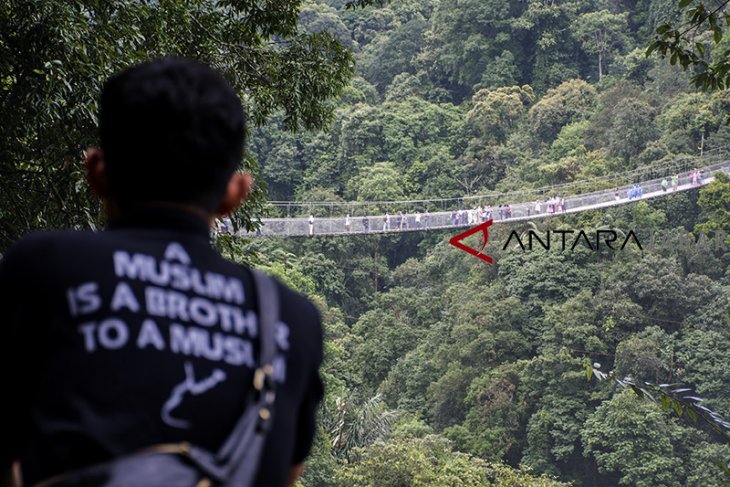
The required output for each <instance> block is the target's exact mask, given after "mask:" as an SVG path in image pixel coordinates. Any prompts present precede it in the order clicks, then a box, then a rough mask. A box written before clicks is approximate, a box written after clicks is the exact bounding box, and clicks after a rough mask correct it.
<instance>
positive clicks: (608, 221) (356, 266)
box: [0, 0, 730, 487]
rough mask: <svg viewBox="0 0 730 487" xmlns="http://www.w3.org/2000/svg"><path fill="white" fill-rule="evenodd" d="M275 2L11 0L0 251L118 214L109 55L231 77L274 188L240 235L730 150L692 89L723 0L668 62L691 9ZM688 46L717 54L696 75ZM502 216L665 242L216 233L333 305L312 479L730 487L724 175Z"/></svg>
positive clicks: (263, 181)
mask: <svg viewBox="0 0 730 487" xmlns="http://www.w3.org/2000/svg"><path fill="white" fill-rule="evenodd" d="M276 3H277V2H262V5H263V4H266V5H265V6H264V7H260V10H256V9H258V8H259V7H258V6H257V7H254V6H252V5H254V4H256V5H258V2H251V1H244V2H232V1H220V2H216V1H212V0H200V1H197V2H190V3H188V2H182V1H166V2H162V1H161V2H154V1H142V2H133V1H131V0H120V1H118V2H109V3H108V5H107V4H105V3H104V2H94V1H78V2H63V1H60V0H43V1H40V2H33V1H30V0H28V1H20V0H18V1H12V2H11V1H5V2H0V33H1V34H0V36H1V37H0V109H1V110H2V111H1V112H0V115H2V120H3V124H2V125H1V126H0V164H2V166H1V169H2V172H1V174H0V175H1V176H2V178H0V183H1V184H2V191H0V251H4V250H5V249H6V248H7V246H8V245H9V244H10V242H12V241H13V240H15V239H17V238H18V237H19V236H20V235H22V234H24V233H26V232H28V231H30V230H32V229H35V228H48V227H75V228H89V227H90V228H96V227H98V226H100V225H103V218H102V216H101V209H100V207H99V205H98V203H95V202H94V201H93V198H92V196H91V194H90V193H89V191H88V190H87V189H85V187H84V185H83V183H82V180H83V174H82V171H81V166H80V163H79V162H78V161H80V160H81V153H82V151H83V148H84V147H86V146H87V145H90V144H93V143H94V141H95V137H96V135H95V132H94V129H93V127H94V125H95V121H96V120H95V111H96V108H97V107H96V104H95V101H93V100H94V99H95V98H94V96H93V95H94V94H97V93H98V91H99V87H100V83H101V81H102V80H103V79H104V77H105V76H107V75H108V74H109V73H111V72H114V71H116V70H117V69H119V68H120V67H122V66H125V65H128V64H131V63H134V62H136V61H139V60H140V59H144V58H147V57H150V56H156V55H162V54H169V53H176V54H184V55H190V56H193V57H196V58H199V59H202V60H205V61H206V62H208V63H210V64H211V65H213V66H214V67H215V68H216V69H218V70H219V71H220V72H222V73H223V74H224V75H226V76H227V77H228V78H229V79H230V80H231V81H232V82H233V84H234V85H235V86H236V87H237V88H238V89H239V90H240V92H241V93H242V94H243V98H244V102H245V103H246V104H247V108H248V109H249V113H250V117H251V122H252V127H253V128H252V129H251V133H250V143H249V148H248V155H247V158H246V160H245V163H244V167H245V168H246V169H247V170H250V171H252V172H254V173H255V174H256V176H257V180H258V181H259V184H258V185H257V190H256V193H255V194H254V195H253V197H252V201H251V203H250V204H249V205H247V206H246V207H245V208H244V209H243V210H242V211H241V212H240V214H238V215H237V216H236V219H235V221H236V224H237V225H239V226H241V227H243V228H247V229H254V228H256V225H257V219H259V218H261V217H265V216H268V215H271V214H274V213H275V211H274V209H272V208H271V207H269V206H268V205H267V203H266V202H267V201H269V200H285V201H297V202H304V203H306V202H321V201H328V202H332V201H333V202H338V201H359V202H368V201H374V200H379V201H383V200H387V201H391V200H404V199H408V200H427V199H435V198H461V197H463V196H466V195H479V194H483V193H487V192H489V193H504V192H509V191H519V190H527V189H534V188H545V187H551V186H554V185H561V184H566V183H574V182H580V181H584V180H585V181H589V180H591V179H594V178H601V177H606V176H611V175H616V174H636V175H641V174H655V173H656V171H657V168H666V167H668V166H669V165H671V164H672V163H674V161H687V160H690V161H697V164H701V161H702V156H703V155H704V154H707V153H713V151H714V153H716V154H720V155H721V154H722V153H723V151H725V153H727V151H729V150H730V147H729V146H730V118H729V117H730V92H728V91H727V90H726V89H724V85H722V83H720V84H719V85H718V84H717V83H715V84H714V85H713V84H712V83H711V82H710V83H709V89H706V90H702V89H698V88H697V86H696V85H697V84H698V81H699V82H701V83H704V82H705V81H706V80H707V79H708V78H707V76H708V73H710V74H712V73H713V71H711V70H710V69H709V67H710V66H712V67H714V66H720V67H722V66H723V63H724V62H725V61H726V60H727V59H728V58H730V36H728V37H723V36H722V34H723V32H724V27H725V22H726V21H727V18H726V17H724V16H723V15H721V14H724V12H725V11H724V7H725V4H727V2H704V4H707V8H708V11H710V10H711V9H713V8H719V10H717V13H718V15H717V16H716V17H715V20H716V22H717V25H714V26H710V28H708V29H696V30H694V31H692V32H691V35H692V38H691V39H690V42H689V43H688V44H687V45H688V46H689V47H686V49H687V50H685V51H682V52H681V53H680V54H681V55H679V56H676V57H673V56H671V53H672V51H671V50H670V51H669V55H668V56H667V58H666V59H663V58H662V57H661V56H659V55H658V53H660V52H661V51H662V49H661V46H659V48H658V49H656V50H655V52H654V53H652V54H651V55H647V48H648V47H649V46H650V45H652V43H653V42H655V41H656V40H657V38H658V37H657V35H658V33H661V32H670V26H681V25H683V24H684V22H685V20H686V13H685V10H686V9H687V8H694V9H696V8H697V5H698V3H697V2H687V1H684V0H682V1H677V0H512V1H510V0H393V1H392V2H379V1H368V0H358V1H353V2H346V1H345V0H307V1H294V0H286V1H283V2H279V3H280V4H281V5H273V6H272V5H269V4H276ZM690 3H691V5H690ZM704 4H702V5H704ZM191 5H192V6H191ZM283 5H286V7H287V8H284V7H283ZM251 11H256V12H257V15H258V16H257V17H256V21H255V22H254V23H249V22H247V21H242V20H241V19H248V18H250V17H248V16H250V12H251ZM694 11H695V12H696V10H694ZM713 12H715V11H713ZM713 15H714V13H713ZM88 19H94V20H95V22H89V21H88ZM718 31H719V36H718V34H717V33H718ZM687 35H689V34H687ZM659 38H660V39H661V37H659ZM90 39H91V40H93V41H90ZM242 46H243V47H242ZM697 46H699V47H697ZM665 47H666V46H665ZM689 50H692V52H700V51H701V53H702V56H703V58H702V59H704V60H705V61H706V62H705V61H703V62H705V64H704V65H703V67H702V69H704V70H702V69H700V70H695V71H693V70H692V67H691V66H690V69H689V70H685V69H683V68H684V67H686V66H687V64H692V63H691V62H690V61H691V59H690V58H691V56H690V54H691V53H692V52H690V51H689ZM664 52H666V51H664ZM688 52H690V54H687V53H688ZM687 56H689V58H688V57H687ZM688 59H690V61H688ZM692 59H693V58H692ZM708 63H709V64H708ZM697 76H700V77H699V78H698V77H697ZM704 87H705V88H707V87H708V86H707V84H706V85H705V86H704ZM31 121H32V123H31ZM662 170H665V169H662ZM672 175H673V174H672V173H666V174H660V176H667V177H670V176H672ZM637 177H638V176H637ZM303 211H307V213H308V210H307V207H306V206H303ZM495 227H496V228H494V229H493V232H494V235H493V236H491V235H490V239H491V238H494V239H495V240H496V241H505V240H506V238H507V235H509V234H510V232H512V231H517V232H518V233H522V232H527V231H531V232H535V233H536V234H539V235H548V232H551V233H552V232H553V231H554V230H560V229H571V230H574V231H576V232H577V231H580V230H584V231H586V232H593V233H595V231H596V230H597V229H611V230H614V231H615V232H617V233H621V234H623V235H625V234H626V233H628V232H629V231H632V232H634V233H635V234H636V235H637V236H638V238H639V240H641V241H642V242H644V241H646V240H648V239H650V238H651V236H652V235H655V234H657V233H658V232H663V234H664V235H666V236H667V238H668V239H669V244H667V245H660V246H652V247H649V246H644V248H642V249H638V248H636V247H635V246H627V248H626V249H624V250H622V251H610V250H605V249H604V250H603V251H598V252H596V251H591V250H590V249H586V248H584V247H582V246H578V247H577V248H575V249H571V250H564V251H555V250H554V248H553V249H552V250H550V251H547V250H544V249H543V250H541V249H539V248H535V249H533V250H532V251H525V250H523V249H521V248H518V247H515V246H512V245H510V246H505V248H501V246H500V247H497V248H491V249H490V255H493V256H494V258H495V262H494V264H491V265H489V264H485V263H484V262H483V261H481V260H478V259H475V258H473V257H472V256H469V255H468V254H466V253H464V252H462V251H459V250H458V249H455V248H454V247H452V246H450V245H449V243H448V241H449V239H450V238H451V237H452V236H453V235H454V234H455V233H456V232H455V231H449V230H441V231H428V232H426V231H424V232H408V233H403V234H394V235H392V234H391V235H358V236H344V237H317V236H315V237H312V238H290V239H283V238H282V239H275V238H271V239H251V240H243V239H240V238H237V237H235V236H222V237H220V238H219V239H218V241H217V242H216V245H217V246H218V247H219V248H220V249H221V250H222V251H223V252H224V254H226V255H227V256H228V257H229V258H232V259H234V260H237V261H240V262H245V263H248V264H252V265H255V266H257V267H259V268H262V269H265V270H267V271H269V272H271V273H272V274H274V275H275V276H277V277H278V278H279V279H280V280H281V281H282V282H284V283H286V284H288V285H290V286H292V287H293V288H295V289H297V290H298V291H300V292H301V293H303V294H305V295H307V296H309V297H310V298H311V299H312V300H314V301H315V302H316V304H317V305H318V307H319V309H320V312H321V314H322V317H323V322H324V327H325V362H324V365H323V369H322V375H323V378H324V382H325V390H326V394H325V399H324V401H323V404H322V406H321V410H320V413H319V423H318V432H317V437H316V441H315V445H314V448H313V451H312V454H311V456H310V458H309V460H308V463H307V465H306V469H305V472H304V475H303V477H302V478H301V479H300V480H299V484H298V485H299V486H300V487H315V486H316V487H330V486H332V487H335V486H342V487H345V486H355V487H360V486H363V487H364V486H373V487H375V486H377V487H389V486H392V487H403V486H489V485H495V486H501V487H507V486H525V487H528V486H529V487H533V486H534V487H538V486H541V487H553V486H567V485H574V486H591V487H608V486H615V485H625V486H637V487H650V486H651V487H653V486H677V487H679V486H692V487H705V486H720V485H725V484H726V483H727V482H728V481H730V463H729V462H730V435H729V434H728V430H727V429H724V428H723V427H722V426H721V425H720V426H718V424H719V423H718V421H719V420H717V418H726V419H727V418H730V251H728V246H730V238H726V237H718V235H719V233H718V232H720V233H721V232H725V234H727V233H728V232H729V231H730V178H728V177H723V176H722V175H720V176H718V177H717V178H716V180H715V181H714V182H712V183H710V184H709V185H707V186H704V187H702V188H697V189H693V190H691V191H687V192H678V193H676V194H670V195H667V196H664V197H661V198H657V199H654V200H647V201H641V200H640V201H637V202H634V203H632V204H629V205H622V206H617V207H615V208H610V209H606V210H595V211H589V212H584V213H579V214H574V215H565V216H558V217H554V218H549V219H541V220H539V221H534V222H523V223H517V222H515V223H506V224H503V225H496V226H495ZM552 235H553V237H547V238H557V237H555V234H554V233H552ZM683 389H684V390H685V393H684V394H683V393H681V392H680V393H675V392H672V391H676V390H679V391H682V390H683ZM690 395H691V396H690ZM686 397H693V398H696V399H692V400H688V399H686ZM698 399H701V401H700V400H698ZM703 408H704V409H703ZM708 411H710V412H711V413H713V414H714V416H711V415H710V413H708ZM708 418H709V420H708ZM712 418H715V419H712Z"/></svg>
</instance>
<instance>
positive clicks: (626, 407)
mask: <svg viewBox="0 0 730 487" xmlns="http://www.w3.org/2000/svg"><path fill="white" fill-rule="evenodd" d="M677 435H678V427H677V426H676V425H674V424H673V423H671V422H669V421H668V420H667V419H666V417H665V416H664V414H663V413H662V411H661V410H660V409H659V408H658V407H657V406H656V405H654V404H653V403H650V402H646V401H643V400H642V399H641V398H639V397H637V396H636V395H635V394H634V393H633V392H631V391H623V392H620V393H618V394H617V395H615V396H614V397H613V398H612V399H611V400H610V401H607V402H605V403H603V404H601V405H600V406H598V408H596V410H595V412H594V413H593V414H592V415H591V416H590V417H589V418H588V419H587V420H586V424H585V428H584V429H583V431H582V432H581V437H582V439H583V445H584V447H585V450H584V453H585V454H586V455H592V456H593V457H595V459H596V463H597V464H598V469H599V471H600V472H603V473H609V472H615V473H617V474H618V476H619V481H618V483H619V485H631V486H637V487H649V486H655V485H666V486H677V487H679V486H680V485H682V482H681V480H680V478H681V476H682V475H683V466H682V461H681V460H680V459H679V458H678V457H677V456H676V455H675V454H674V448H673V446H672V439H673V438H675V437H676V436H677Z"/></svg>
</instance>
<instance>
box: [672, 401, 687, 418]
mask: <svg viewBox="0 0 730 487" xmlns="http://www.w3.org/2000/svg"><path fill="white" fill-rule="evenodd" d="M672 406H674V412H675V413H677V416H681V415H682V413H683V412H684V411H683V409H682V404H681V403H680V402H679V401H677V400H675V399H672Z"/></svg>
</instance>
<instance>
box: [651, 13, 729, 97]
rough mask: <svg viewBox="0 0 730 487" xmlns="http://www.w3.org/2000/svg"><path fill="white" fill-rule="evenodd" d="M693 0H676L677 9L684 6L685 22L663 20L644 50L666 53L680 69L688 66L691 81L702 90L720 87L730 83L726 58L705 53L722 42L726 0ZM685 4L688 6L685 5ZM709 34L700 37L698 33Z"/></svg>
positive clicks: (725, 22) (727, 16)
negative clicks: (709, 1) (717, 0)
mask: <svg viewBox="0 0 730 487" xmlns="http://www.w3.org/2000/svg"><path fill="white" fill-rule="evenodd" d="M691 3H693V2H692V0H679V2H678V3H677V5H678V6H679V8H680V9H686V11H685V18H686V19H687V21H686V23H684V24H682V25H680V26H675V25H674V23H664V24H661V25H659V26H658V27H657V28H656V34H657V35H656V39H655V40H654V42H653V43H651V44H650V45H649V47H648V49H647V50H646V55H647V56H649V55H651V53H652V52H655V51H656V52H657V53H659V54H660V55H661V57H662V58H666V57H667V56H668V57H669V62H670V63H671V64H672V65H674V64H677V63H679V65H680V66H682V68H683V69H685V70H686V69H688V68H690V67H691V68H692V69H693V70H694V74H693V75H692V82H693V83H694V84H695V86H696V87H698V88H702V89H703V90H705V91H707V90H723V89H725V88H726V87H727V86H728V85H729V84H730V58H728V57H727V56H722V57H720V58H719V59H712V58H711V57H710V56H709V52H710V50H711V46H713V45H714V46H716V45H718V44H720V43H721V42H722V39H723V35H724V33H725V29H726V28H727V22H728V19H730V16H729V15H730V14H728V13H727V12H726V11H725V7H726V6H727V4H728V2H727V1H720V2H715V3H713V4H710V3H706V2H697V3H695V4H693V5H691V6H690V4H691ZM688 7H689V8H688ZM702 32H707V33H709V34H711V36H712V39H711V42H708V41H709V39H707V40H704V39H702V38H701V36H700V35H699V34H701V33H702Z"/></svg>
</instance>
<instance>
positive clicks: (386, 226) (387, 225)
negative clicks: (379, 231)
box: [383, 211, 390, 232]
mask: <svg viewBox="0 0 730 487" xmlns="http://www.w3.org/2000/svg"><path fill="white" fill-rule="evenodd" d="M388 230H390V213H388V212H387V211H386V212H385V216H384V217H383V231H384V232H386V231H388Z"/></svg>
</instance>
